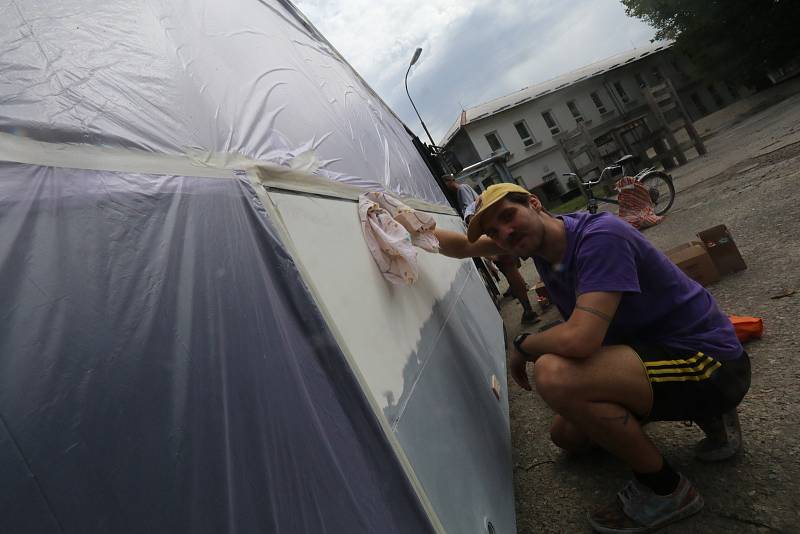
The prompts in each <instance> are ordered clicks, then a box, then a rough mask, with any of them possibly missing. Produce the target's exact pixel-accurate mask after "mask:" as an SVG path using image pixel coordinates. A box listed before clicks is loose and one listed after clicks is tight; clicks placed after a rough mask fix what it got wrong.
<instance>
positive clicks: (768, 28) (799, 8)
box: [621, 0, 800, 86]
mask: <svg viewBox="0 0 800 534" xmlns="http://www.w3.org/2000/svg"><path fill="white" fill-rule="evenodd" d="M621 1H622V3H623V5H624V6H625V8H626V12H627V14H628V15H629V16H631V17H636V18H639V19H642V20H644V21H645V22H647V23H648V24H650V25H651V26H653V27H654V28H656V30H657V34H656V38H657V39H673V40H675V42H676V47H677V49H678V50H679V51H680V52H682V53H684V54H686V55H687V56H689V57H690V58H691V59H692V60H693V62H694V63H695V65H696V66H697V67H698V74H700V75H701V76H703V77H705V78H707V79H716V80H729V81H733V82H738V83H743V84H745V85H750V86H757V85H759V84H760V83H761V82H762V80H763V79H764V77H765V75H766V73H767V72H768V71H770V70H772V69H776V68H779V67H782V66H784V65H785V64H786V63H788V62H790V61H792V60H795V59H797V58H798V57H800V29H799V28H798V24H800V1H798V0H621Z"/></svg>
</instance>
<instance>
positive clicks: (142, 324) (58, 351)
mask: <svg viewBox="0 0 800 534" xmlns="http://www.w3.org/2000/svg"><path fill="white" fill-rule="evenodd" d="M0 228H2V229H3V231H2V232H0V279H1V280H2V284H0V302H2V303H3V311H2V312H0V313H1V314H2V316H3V318H2V321H0V380H2V387H0V414H2V426H0V471H2V473H3V484H2V490H0V511H2V513H0V532H9V533H10V532H26V533H40V532H41V533H51V532H53V533H54V532H80V533H87V534H88V533H108V532H114V533H119V534H121V533H127V532H130V533H141V532H193V533H203V532H207V533H215V534H216V533H220V532H231V533H234V532H253V533H255V532H331V533H339V532H403V533H406V532H415V533H416V532H428V531H430V530H431V527H430V524H429V522H428V519H427V517H426V516H425V514H424V512H423V511H422V509H421V508H420V505H419V504H418V501H417V499H416V497H415V495H414V493H413V491H412V490H411V489H410V487H409V484H408V481H407V478H406V475H405V474H404V472H403V470H402V468H401V466H400V464H399V463H398V461H397V459H396V456H395V454H394V453H393V451H392V450H391V448H390V445H389V444H388V442H387V440H386V436H385V434H384V433H383V432H382V431H381V428H380V425H379V424H378V422H377V419H376V418H375V414H374V413H373V412H372V410H371V408H370V407H369V405H368V403H367V402H366V400H365V396H364V393H363V392H362V391H361V389H360V387H359V385H358V383H357V382H356V380H355V378H354V376H353V375H352V372H351V371H350V368H349V367H348V366H347V364H346V361H345V358H344V357H343V355H342V353H341V350H340V348H339V347H338V345H337V343H336V342H335V341H334V339H333V337H332V336H331V334H330V332H329V330H328V328H327V327H326V324H325V321H324V320H323V318H322V317H321V315H320V314H319V311H318V310H317V308H316V306H315V305H314V303H313V300H312V298H311V296H310V294H309V293H308V290H307V288H306V286H305V285H304V284H303V282H302V279H301V277H300V276H299V274H298V271H297V269H296V267H295V264H294V262H293V260H292V259H291V257H290V256H289V254H288V253H287V251H286V250H285V248H284V247H283V245H282V244H281V242H280V241H278V240H277V239H276V236H275V232H274V230H273V228H272V227H271V225H270V224H269V223H268V222H267V219H266V218H265V214H264V212H263V208H262V207H261V204H260V203H259V201H258V200H257V198H256V195H255V194H254V191H253V190H252V188H251V187H250V184H249V182H248V181H247V180H246V179H242V180H236V179H214V178H191V177H181V176H155V175H144V174H130V173H128V174H123V173H112V172H101V171H85V170H71V169H58V168H52V167H39V166H33V165H22V164H9V163H0Z"/></svg>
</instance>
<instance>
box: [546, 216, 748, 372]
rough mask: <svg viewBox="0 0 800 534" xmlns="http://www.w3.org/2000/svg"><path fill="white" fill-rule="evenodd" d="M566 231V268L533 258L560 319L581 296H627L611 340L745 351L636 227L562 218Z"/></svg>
mask: <svg viewBox="0 0 800 534" xmlns="http://www.w3.org/2000/svg"><path fill="white" fill-rule="evenodd" d="M559 218H560V219H561V220H563V221H564V227H565V229H566V231H567V249H566V252H565V253H564V260H563V262H562V263H561V264H559V265H556V266H551V265H550V264H549V263H547V262H546V261H544V260H542V259H540V258H538V257H534V262H535V263H536V268H537V269H538V271H539V274H540V275H541V277H542V282H544V284H545V286H546V287H547V290H548V292H549V293H550V297H551V300H552V301H553V303H555V305H556V306H557V307H558V309H559V311H560V312H561V314H562V315H563V316H564V317H565V318H568V317H569V316H570V315H571V314H572V311H573V310H574V308H575V300H576V299H577V296H578V295H581V294H583V293H589V292H592V291H609V292H621V293H622V299H621V300H620V303H619V307H618V308H617V313H616V314H615V315H614V319H613V320H612V321H611V325H610V326H609V329H608V334H607V335H606V339H605V343H604V344H606V345H609V344H618V343H622V344H630V343H634V342H639V343H657V344H660V345H664V346H667V347H671V348H674V349H679V350H685V351H687V352H691V353H694V352H703V353H705V354H708V355H709V356H712V357H714V358H717V359H719V360H733V359H736V358H738V357H739V356H740V355H741V354H742V350H743V349H742V345H741V344H740V343H739V340H738V339H737V338H736V332H735V331H734V329H733V325H732V324H731V322H730V320H729V319H728V317H727V316H726V315H724V314H723V313H722V312H721V311H720V310H719V307H718V306H717V303H716V301H715V300H714V297H712V296H711V294H710V293H709V292H708V291H706V290H705V288H703V286H701V285H700V284H698V283H697V282H695V281H694V280H692V279H691V278H689V277H688V276H686V275H685V274H684V273H683V272H682V271H681V270H680V269H678V267H677V266H676V265H675V264H674V263H672V262H671V261H670V260H669V259H668V258H667V257H666V256H665V255H664V254H663V253H662V252H660V251H659V250H658V249H656V248H655V247H654V246H653V245H652V244H651V243H650V242H649V241H648V240H647V239H645V237H644V236H643V235H642V234H641V233H640V232H639V231H638V230H636V229H635V228H633V227H632V226H631V225H630V224H628V223H627V222H625V221H624V220H622V219H620V218H619V217H616V216H614V215H612V214H610V213H598V214H596V215H592V214H590V213H588V212H582V213H573V214H570V215H563V216H560V217H559Z"/></svg>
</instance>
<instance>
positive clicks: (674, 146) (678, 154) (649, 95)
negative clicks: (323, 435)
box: [644, 80, 687, 167]
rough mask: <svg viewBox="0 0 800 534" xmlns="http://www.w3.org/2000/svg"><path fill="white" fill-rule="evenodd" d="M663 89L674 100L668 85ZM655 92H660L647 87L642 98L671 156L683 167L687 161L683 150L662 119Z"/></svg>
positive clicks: (665, 121)
mask: <svg viewBox="0 0 800 534" xmlns="http://www.w3.org/2000/svg"><path fill="white" fill-rule="evenodd" d="M667 81H669V80H667ZM664 88H665V89H666V90H667V91H668V94H669V96H670V97H671V98H675V96H676V95H675V94H674V93H672V92H671V89H670V86H669V85H665V86H664ZM657 90H661V89H660V88H658V86H657V87H648V89H647V90H646V91H644V96H645V98H646V99H647V105H648V106H649V107H650V111H652V112H653V115H654V116H655V119H656V122H658V123H659V125H660V126H661V128H660V129H662V130H663V132H664V137H666V139H667V143H668V144H669V147H670V149H671V152H672V154H673V155H674V156H675V158H676V159H677V160H678V164H679V165H684V164H685V163H686V161H687V160H686V154H684V153H683V150H681V147H680V145H679V144H678V140H677V139H675V134H674V132H673V131H672V129H671V128H670V125H669V123H668V122H667V119H666V117H664V113H663V112H662V111H661V108H660V107H659V103H658V102H656V99H655V95H654V93H655V92H656V91H657ZM665 167H666V165H665Z"/></svg>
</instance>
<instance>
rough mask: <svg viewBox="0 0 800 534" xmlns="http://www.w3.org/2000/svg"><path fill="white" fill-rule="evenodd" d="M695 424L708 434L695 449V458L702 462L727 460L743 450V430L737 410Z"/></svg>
mask: <svg viewBox="0 0 800 534" xmlns="http://www.w3.org/2000/svg"><path fill="white" fill-rule="evenodd" d="M695 422H696V423H697V426H699V427H700V428H702V429H703V432H705V434H706V437H705V438H704V439H703V440H701V441H700V443H698V444H697V445H696V446H695V448H694V456H695V458H697V459H698V460H700V461H701V462H720V461H722V460H727V459H728V458H731V457H733V456H734V455H736V453H737V452H739V450H740V449H741V448H742V429H741V427H740V426H739V415H738V414H737V413H736V408H734V409H733V410H730V411H727V412H725V413H724V414H722V415H720V416H718V417H713V418H711V419H705V420H698V421H695Z"/></svg>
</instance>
